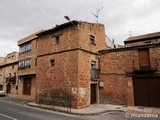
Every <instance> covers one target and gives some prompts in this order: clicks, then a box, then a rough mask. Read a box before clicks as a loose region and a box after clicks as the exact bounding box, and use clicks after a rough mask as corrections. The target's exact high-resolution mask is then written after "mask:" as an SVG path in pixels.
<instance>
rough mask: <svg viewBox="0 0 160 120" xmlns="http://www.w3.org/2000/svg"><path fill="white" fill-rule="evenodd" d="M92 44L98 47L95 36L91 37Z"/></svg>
mask: <svg viewBox="0 0 160 120" xmlns="http://www.w3.org/2000/svg"><path fill="white" fill-rule="evenodd" d="M90 42H91V44H93V45H96V43H95V37H94V36H93V35H90Z"/></svg>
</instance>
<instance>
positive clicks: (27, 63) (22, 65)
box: [18, 59, 31, 70]
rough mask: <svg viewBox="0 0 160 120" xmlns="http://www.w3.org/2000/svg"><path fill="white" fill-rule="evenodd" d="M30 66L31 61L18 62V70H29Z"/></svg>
mask: <svg viewBox="0 0 160 120" xmlns="http://www.w3.org/2000/svg"><path fill="white" fill-rule="evenodd" d="M30 66H31V59H25V60H21V61H19V65H18V69H19V70H23V69H29V68H30Z"/></svg>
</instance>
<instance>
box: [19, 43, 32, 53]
mask: <svg viewBox="0 0 160 120" xmlns="http://www.w3.org/2000/svg"><path fill="white" fill-rule="evenodd" d="M31 50H32V42H29V43H26V44H24V45H21V46H20V48H19V53H20V54H23V53H27V52H29V51H31Z"/></svg>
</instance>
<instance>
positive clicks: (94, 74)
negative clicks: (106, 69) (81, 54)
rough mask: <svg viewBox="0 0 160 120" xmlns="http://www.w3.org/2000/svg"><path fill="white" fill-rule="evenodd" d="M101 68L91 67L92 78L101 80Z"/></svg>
mask: <svg viewBox="0 0 160 120" xmlns="http://www.w3.org/2000/svg"><path fill="white" fill-rule="evenodd" d="M99 72H100V71H99V69H96V68H92V69H91V80H99Z"/></svg>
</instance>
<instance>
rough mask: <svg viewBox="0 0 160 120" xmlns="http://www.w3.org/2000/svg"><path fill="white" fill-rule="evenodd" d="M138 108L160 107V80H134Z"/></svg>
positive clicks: (135, 99)
mask: <svg viewBox="0 0 160 120" xmlns="http://www.w3.org/2000/svg"><path fill="white" fill-rule="evenodd" d="M133 87H134V102H135V105H136V106H148V107H160V92H159V91H160V78H154V77H152V78H133Z"/></svg>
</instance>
